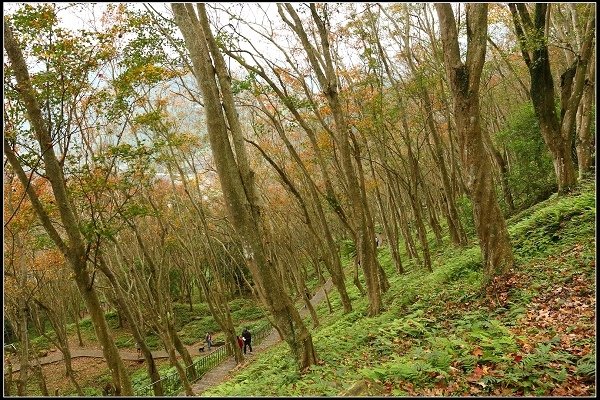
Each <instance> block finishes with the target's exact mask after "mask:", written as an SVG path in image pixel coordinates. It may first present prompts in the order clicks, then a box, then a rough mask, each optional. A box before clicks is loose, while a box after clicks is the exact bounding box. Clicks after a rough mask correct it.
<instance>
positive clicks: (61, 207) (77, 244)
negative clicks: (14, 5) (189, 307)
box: [4, 21, 133, 396]
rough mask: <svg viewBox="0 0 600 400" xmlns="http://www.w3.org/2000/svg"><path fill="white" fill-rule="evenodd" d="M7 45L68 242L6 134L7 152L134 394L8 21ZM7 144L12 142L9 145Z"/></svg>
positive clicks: (115, 371)
mask: <svg viewBox="0 0 600 400" xmlns="http://www.w3.org/2000/svg"><path fill="white" fill-rule="evenodd" d="M5 22H7V21H5ZM4 48H5V50H6V53H7V55H8V58H9V60H10V62H11V66H12V68H13V70H14V73H15V77H16V79H17V84H18V87H19V89H20V94H21V98H22V100H23V102H24V104H25V108H26V112H27V119H28V120H29V123H30V124H31V126H32V128H33V130H34V132H35V135H36V139H37V141H38V143H39V145H40V148H41V150H42V159H43V162H44V168H45V172H46V176H47V177H48V179H49V181H50V186H51V188H52V193H53V194H54V198H55V203H56V205H57V207H58V211H59V215H60V219H61V222H62V229H64V231H65V233H66V235H67V237H68V245H67V244H66V243H65V241H64V240H63V239H62V237H61V236H60V234H59V233H58V231H57V230H56V228H55V227H54V225H53V224H52V222H51V220H50V218H49V216H48V215H47V213H46V212H45V210H44V209H43V206H42V205H41V203H40V201H39V199H38V198H37V195H36V194H35V192H34V191H33V189H31V188H30V187H28V179H27V176H26V174H25V172H24V171H23V169H22V167H21V165H20V163H19V160H18V159H17V157H16V156H15V154H14V151H13V150H12V149H11V146H10V143H7V139H6V138H4V144H5V149H4V152H5V154H6V155H7V158H8V160H9V162H10V164H11V166H12V167H13V168H14V169H15V171H16V172H17V174H18V176H19V179H20V180H21V183H22V184H23V186H24V187H26V188H28V189H27V194H28V196H29V198H30V200H31V202H32V205H33V208H34V210H35V212H36V214H37V216H38V217H39V219H40V221H41V222H42V225H43V226H44V228H45V230H46V232H47V233H48V235H49V236H50V238H51V239H52V240H53V241H54V243H55V244H56V246H57V247H58V248H59V250H60V251H61V252H62V253H63V255H64V256H65V258H66V259H67V260H68V262H69V264H70V265H71V267H72V269H73V272H74V275H75V281H76V283H77V287H78V289H79V291H80V293H81V295H82V297H83V299H84V301H85V303H86V306H87V308H88V310H89V312H90V316H91V319H92V323H93V325H94V330H95V332H96V337H97V338H98V340H99V341H100V343H101V344H102V350H103V353H104V357H105V359H106V362H107V364H108V367H109V369H110V371H111V374H112V378H113V382H114V385H115V388H116V392H117V393H118V394H121V395H126V396H127V395H132V394H133V389H132V386H131V379H130V378H129V374H128V373H127V371H126V370H125V365H124V364H123V360H122V359H121V357H120V356H119V352H118V349H117V347H116V346H115V343H114V340H113V339H112V335H111V334H110V332H109V329H108V326H107V324H106V320H105V319H104V313H103V311H102V308H101V307H100V302H99V301H98V296H97V293H96V290H95V288H94V286H93V277H90V276H89V273H88V271H87V254H86V246H85V244H84V242H83V240H82V237H81V233H80V232H79V224H78V219H77V217H76V214H75V211H74V208H73V206H72V203H71V200H70V198H69V195H68V193H67V186H66V182H65V177H64V174H63V171H62V166H61V164H60V163H59V161H58V158H57V157H56V153H55V152H54V147H53V141H52V138H51V136H50V133H49V131H48V127H47V124H46V121H45V120H44V117H43V114H42V111H41V108H40V106H39V104H38V101H37V99H36V94H35V91H34V89H33V87H32V85H31V81H30V78H29V71H28V69H27V64H26V63H25V59H24V58H23V54H22V51H21V49H20V48H19V46H18V44H17V42H16V40H15V38H14V36H13V33H12V29H11V28H10V26H9V24H8V23H5V24H4ZM6 145H8V148H7V147H6Z"/></svg>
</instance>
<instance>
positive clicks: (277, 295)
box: [171, 3, 317, 369]
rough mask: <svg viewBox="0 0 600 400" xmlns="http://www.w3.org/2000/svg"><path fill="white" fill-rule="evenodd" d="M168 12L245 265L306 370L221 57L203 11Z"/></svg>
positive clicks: (308, 345)
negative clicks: (188, 66)
mask: <svg viewBox="0 0 600 400" xmlns="http://www.w3.org/2000/svg"><path fill="white" fill-rule="evenodd" d="M171 7H172V9H173V13H174V15H175V22H176V24H177V25H178V26H179V29H180V30H181V32H182V34H183V37H184V40H185V43H186V47H187V48H188V50H189V52H190V56H191V59H192V63H193V66H194V70H195V71H194V72H195V75H196V80H197V83H198V86H199V87H200V89H201V90H202V94H203V97H204V100H205V112H206V116H207V118H206V120H207V126H208V136H209V141H210V145H211V149H212V151H213V156H214V159H215V164H216V167H217V172H218V175H219V179H220V183H221V187H222V190H223V194H224V196H225V199H226V204H227V210H228V212H229V214H230V216H231V218H232V222H233V225H234V227H235V229H236V231H237V232H238V234H239V235H240V237H241V238H242V243H243V248H244V255H245V259H246V263H247V265H248V268H249V269H250V271H251V273H252V276H253V278H254V281H255V282H256V283H257V288H258V289H259V290H258V291H259V296H260V298H261V300H262V301H263V304H265V306H266V307H267V309H268V310H269V311H270V313H271V315H272V316H273V320H274V322H275V324H276V327H277V328H278V331H279V332H280V333H281V334H282V336H283V337H284V338H285V340H286V342H287V343H288V345H289V346H290V348H291V350H292V351H293V352H294V353H295V355H296V360H297V362H298V365H299V367H300V368H301V369H304V368H307V367H308V366H310V365H312V364H314V363H315V362H316V361H317V358H316V354H315V349H314V346H313V343H312V336H311V335H310V333H309V331H308V330H307V329H306V326H305V325H304V323H303V321H302V319H301V317H300V314H299V313H298V310H296V308H295V307H294V305H293V303H292V301H291V299H290V298H289V296H288V295H287V294H286V293H285V290H284V288H283V284H282V282H281V281H280V280H279V279H277V277H276V275H275V274H274V273H273V267H272V265H271V262H270V260H268V259H267V249H266V245H265V243H263V241H262V235H261V232H264V227H263V226H262V221H261V219H262V218H261V216H260V209H259V205H258V201H257V195H256V188H255V185H254V180H253V179H254V178H253V175H254V173H253V172H252V171H251V170H250V167H249V164H248V162H247V158H246V155H245V149H244V146H243V139H242V135H241V129H240V128H239V120H238V119H237V118H238V117H237V113H236V111H235V108H234V105H233V96H232V92H231V84H230V81H229V77H228V74H227V71H226V69H225V62H224V60H223V56H222V54H221V53H220V52H219V50H218V48H217V45H216V42H215V39H214V37H213V35H212V32H211V30H210V26H209V24H208V17H207V15H206V10H205V6H204V5H203V4H198V15H196V12H195V11H194V9H193V6H192V5H190V4H187V5H184V4H177V3H172V4H171ZM198 18H199V19H198ZM213 61H214V64H213ZM221 99H222V100H221ZM221 101H222V102H223V106H222V105H221ZM228 127H229V128H230V129H231V134H232V136H233V142H234V146H233V148H232V146H231V144H230V142H229V132H228V129H227V128H228ZM234 150H235V152H234Z"/></svg>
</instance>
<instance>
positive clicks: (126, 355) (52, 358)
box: [12, 341, 215, 372]
mask: <svg viewBox="0 0 600 400" xmlns="http://www.w3.org/2000/svg"><path fill="white" fill-rule="evenodd" d="M204 345H205V343H204V341H201V342H198V343H195V344H193V345H190V346H186V347H187V349H188V351H189V353H190V356H192V357H194V356H198V355H207V354H210V353H212V352H213V351H215V348H214V347H213V348H212V349H211V350H210V351H204V352H202V353H200V351H199V348H200V347H201V346H204ZM119 354H120V355H121V358H122V359H123V360H127V361H138V360H143V359H144V357H143V356H138V353H137V351H135V350H119ZM77 357H92V358H104V354H103V353H102V350H98V349H72V350H71V358H77ZM168 357H169V355H168V354H167V352H166V351H164V350H157V351H153V352H152V358H155V359H158V358H168ZM63 360H64V357H63V353H61V352H60V351H58V350H53V351H52V354H50V355H47V356H45V357H40V364H41V365H45V364H51V363H55V362H60V361H63ZM30 363H32V364H36V362H35V359H34V360H30ZM20 369H21V365H20V364H14V365H13V368H12V371H13V372H17V371H19V370H20Z"/></svg>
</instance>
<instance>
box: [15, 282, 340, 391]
mask: <svg viewBox="0 0 600 400" xmlns="http://www.w3.org/2000/svg"><path fill="white" fill-rule="evenodd" d="M332 286H333V282H332V281H331V278H330V279H328V280H327V282H325V284H324V285H323V286H321V287H320V288H319V289H318V290H317V292H316V293H315V295H314V296H313V297H312V298H311V299H310V303H311V304H312V305H313V306H316V305H317V304H319V303H320V302H321V301H323V299H324V298H325V290H327V292H329V291H330V290H331V288H332ZM308 313H309V312H308V309H307V308H306V307H302V309H300V316H301V317H303V318H304V317H306V316H307V315H308ZM280 341H281V338H280V337H279V333H278V332H277V330H276V329H274V328H273V329H272V330H271V332H270V333H269V334H268V335H267V336H266V337H265V338H264V339H263V340H262V341H261V342H260V343H259V344H257V345H255V346H252V349H253V352H252V353H248V354H246V357H245V360H244V362H243V363H242V364H241V365H239V366H237V365H236V363H235V359H234V358H233V356H231V357H228V358H227V359H225V360H224V361H223V362H221V363H220V364H219V365H217V366H216V367H215V368H213V369H211V370H210V371H208V372H207V373H206V374H204V375H203V376H202V378H200V380H199V381H197V382H196V383H194V384H193V385H192V389H193V391H194V394H195V395H199V394H200V393H202V392H204V391H205V390H206V389H208V388H210V387H212V386H216V385H218V384H220V383H222V382H223V381H225V379H226V378H227V377H228V375H229V374H230V373H231V372H235V371H237V370H240V369H241V368H244V367H245V366H246V365H248V364H249V363H250V362H252V360H253V359H254V358H255V357H256V355H257V354H258V353H260V352H261V351H264V350H265V349H267V348H269V347H271V346H273V345H274V344H277V343H279V342H280ZM204 344H205V343H204V341H201V342H198V343H195V344H193V345H190V346H186V347H187V349H188V351H189V352H190V355H191V356H192V357H193V356H199V355H207V354H210V353H212V352H213V351H215V350H216V349H217V348H215V347H213V348H212V349H211V350H210V351H208V350H206V351H204V352H202V353H200V351H199V347H200V346H204ZM119 354H120V355H121V358H123V360H128V361H143V360H144V357H143V356H142V357H140V356H138V353H137V351H132V350H119ZM77 357H92V358H104V354H103V353H102V350H98V349H72V350H71V358H72V359H74V358H77ZM152 357H153V358H155V359H158V358H168V354H167V352H166V351H164V350H158V351H153V352H152ZM63 359H64V357H63V354H62V353H61V352H60V351H58V350H55V351H53V352H52V354H50V355H48V356H45V357H40V359H39V360H40V364H41V365H45V364H51V363H58V362H60V361H63ZM31 362H32V363H34V362H35V360H32V361H31ZM5 368H6V366H5ZM20 369H21V366H20V365H19V364H14V365H13V366H12V372H13V373H14V372H18V371H19V370H20ZM180 395H181V396H185V392H184V393H181V394H180ZM248 395H250V396H251V395H253V394H252V393H248ZM256 395H259V394H258V393H257V394H256Z"/></svg>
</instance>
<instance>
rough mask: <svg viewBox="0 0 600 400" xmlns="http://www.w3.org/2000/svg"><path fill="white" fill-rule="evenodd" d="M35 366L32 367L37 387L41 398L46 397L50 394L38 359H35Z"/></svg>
mask: <svg viewBox="0 0 600 400" xmlns="http://www.w3.org/2000/svg"><path fill="white" fill-rule="evenodd" d="M35 361H36V365H35V366H34V367H33V369H34V371H35V375H36V376H37V379H38V386H39V387H40V391H41V392H42V396H45V397H48V396H50V394H49V393H48V386H47V385H46V377H45V376H44V371H42V365H41V364H40V359H39V357H36V358H35Z"/></svg>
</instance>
